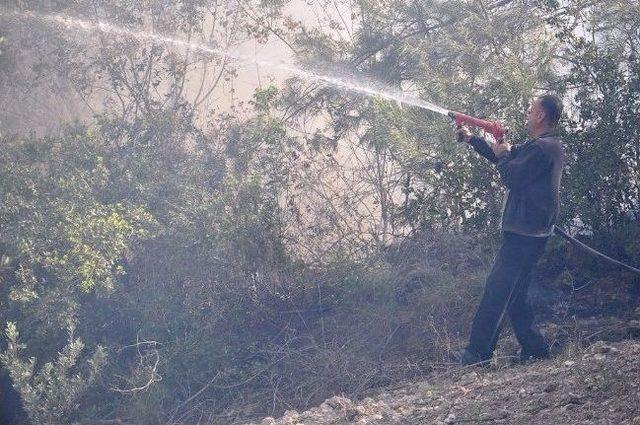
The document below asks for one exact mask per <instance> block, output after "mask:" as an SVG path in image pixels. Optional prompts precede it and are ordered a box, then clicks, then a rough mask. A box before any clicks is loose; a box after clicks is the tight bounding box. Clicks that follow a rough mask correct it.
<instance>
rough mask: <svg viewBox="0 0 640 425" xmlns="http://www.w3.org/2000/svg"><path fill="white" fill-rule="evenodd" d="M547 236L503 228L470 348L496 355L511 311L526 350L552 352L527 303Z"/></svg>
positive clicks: (535, 353)
mask: <svg viewBox="0 0 640 425" xmlns="http://www.w3.org/2000/svg"><path fill="white" fill-rule="evenodd" d="M547 239H548V238H546V237H541V238H538V237H530V236H522V235H518V234H515V233H510V232H503V234H502V246H501V247H500V251H499V252H498V256H497V258H496V260H495V263H494V264H493V268H492V270H491V273H490V274H489V276H488V277H487V282H486V284H485V288H484V294H483V296H482V300H481V301H480V305H479V306H478V311H477V312H476V316H475V318H474V320H473V324H472V326H471V335H470V337H469V345H468V347H467V349H468V350H469V351H471V352H472V353H474V354H476V355H477V356H478V357H480V358H482V359H489V358H490V357H491V356H492V355H493V350H494V349H495V347H496V343H497V342H498V336H499V334H500V327H501V325H502V322H503V320H504V318H505V316H507V315H508V316H509V318H510V319H511V325H512V326H513V330H514V332H515V334H516V338H517V339H518V342H519V343H520V345H521V346H522V351H523V352H524V353H527V354H528V355H533V356H545V355H547V354H548V348H547V345H546V343H545V341H544V338H543V337H542V335H540V332H538V330H537V329H536V328H535V327H534V325H533V319H534V315H533V311H532V310H531V307H530V306H529V304H528V303H527V292H528V290H529V283H530V282H531V271H532V270H533V267H534V266H535V265H536V263H537V262H538V260H539V259H540V257H541V256H542V254H543V252H544V247H545V245H546V243H547Z"/></svg>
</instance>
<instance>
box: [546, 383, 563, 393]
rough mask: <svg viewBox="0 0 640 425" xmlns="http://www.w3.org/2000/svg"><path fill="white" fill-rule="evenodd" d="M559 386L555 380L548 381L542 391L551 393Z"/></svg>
mask: <svg viewBox="0 0 640 425" xmlns="http://www.w3.org/2000/svg"><path fill="white" fill-rule="evenodd" d="M558 387H559V385H558V383H557V382H549V383H548V384H547V385H546V386H545V387H544V390H543V391H544V392H545V393H552V392H554V391H555V390H557V389H558Z"/></svg>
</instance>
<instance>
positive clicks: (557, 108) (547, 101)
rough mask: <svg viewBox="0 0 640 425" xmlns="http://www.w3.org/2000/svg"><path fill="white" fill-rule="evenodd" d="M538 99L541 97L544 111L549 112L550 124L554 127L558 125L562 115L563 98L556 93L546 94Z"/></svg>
mask: <svg viewBox="0 0 640 425" xmlns="http://www.w3.org/2000/svg"><path fill="white" fill-rule="evenodd" d="M538 99H540V105H542V107H543V108H544V111H545V112H546V113H547V120H548V121H549V124H551V126H552V127H556V126H557V125H558V122H560V118H561V117H562V109H563V106H562V100H560V98H559V97H558V96H557V95H555V94H545V95H544V96H540V97H539V98H538Z"/></svg>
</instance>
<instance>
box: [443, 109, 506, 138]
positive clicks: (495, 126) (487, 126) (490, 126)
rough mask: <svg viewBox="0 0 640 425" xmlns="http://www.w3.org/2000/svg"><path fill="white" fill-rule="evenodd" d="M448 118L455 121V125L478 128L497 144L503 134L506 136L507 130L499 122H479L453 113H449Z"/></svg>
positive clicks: (473, 118)
mask: <svg viewBox="0 0 640 425" xmlns="http://www.w3.org/2000/svg"><path fill="white" fill-rule="evenodd" d="M449 116H450V117H451V118H453V119H454V120H455V121H456V124H457V125H463V124H469V125H472V126H474V127H479V128H481V129H483V130H484V131H486V132H487V133H491V134H492V135H493V137H495V138H496V140H497V141H498V142H501V141H502V139H503V138H504V136H505V134H507V129H506V128H505V127H504V125H502V123H501V122H500V121H487V120H481V119H480V118H475V117H472V116H470V115H465V114H462V113H460V112H454V111H450V112H449Z"/></svg>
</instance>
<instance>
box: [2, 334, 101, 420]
mask: <svg viewBox="0 0 640 425" xmlns="http://www.w3.org/2000/svg"><path fill="white" fill-rule="evenodd" d="M6 336H7V349H6V350H4V351H3V352H2V353H1V354H0V362H2V365H3V366H4V367H5V368H6V369H7V370H8V371H9V374H10V376H11V379H12V380H13V384H14V387H15V388H16V390H18V391H19V393H20V396H21V398H22V403H23V406H24V409H25V410H26V412H27V414H28V415H29V419H30V420H31V422H32V423H33V424H34V425H54V424H60V423H63V422H68V420H69V419H70V415H71V414H73V413H75V412H76V411H77V410H78V408H79V400H80V398H81V397H83V396H84V395H85V392H86V391H87V390H88V389H89V388H90V387H91V386H92V385H93V384H94V382H95V381H96V379H97V377H98V375H99V373H100V370H101V369H102V367H103V366H104V364H105V362H106V353H105V350H104V349H103V348H102V347H101V346H97V347H96V349H95V351H94V353H93V354H92V355H91V356H90V357H89V358H87V359H85V361H83V362H82V364H81V362H80V359H81V356H82V352H83V350H84V344H83V343H82V341H80V339H77V338H74V337H73V331H72V330H69V339H68V342H67V343H66V344H65V346H64V347H63V348H62V350H61V351H60V352H59V353H58V356H57V358H56V360H55V361H53V362H47V363H44V364H43V365H41V366H40V367H39V368H38V370H36V367H37V366H38V365H37V361H36V359H35V358H34V357H30V358H28V359H24V358H23V353H22V352H23V350H24V349H25V345H24V344H22V343H20V342H19V334H18V329H17V327H16V325H15V323H12V322H9V323H8V324H7V329H6Z"/></svg>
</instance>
